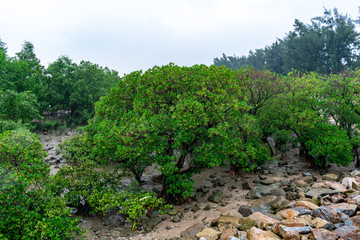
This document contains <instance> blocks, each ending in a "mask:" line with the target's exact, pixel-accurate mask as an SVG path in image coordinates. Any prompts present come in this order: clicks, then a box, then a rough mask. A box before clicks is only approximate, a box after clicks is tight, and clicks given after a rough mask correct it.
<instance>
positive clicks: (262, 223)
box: [249, 212, 280, 229]
mask: <svg viewBox="0 0 360 240" xmlns="http://www.w3.org/2000/svg"><path fill="white" fill-rule="evenodd" d="M249 218H250V219H252V220H254V221H256V226H257V227H258V228H260V229H268V228H269V227H270V228H272V227H273V226H274V225H275V224H276V223H279V222H280V221H279V220H277V219H275V218H272V217H269V216H266V215H264V214H262V213H260V212H255V213H253V214H251V215H250V216H249Z"/></svg>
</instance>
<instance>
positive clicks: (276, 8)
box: [0, 0, 360, 75]
mask: <svg viewBox="0 0 360 240" xmlns="http://www.w3.org/2000/svg"><path fill="white" fill-rule="evenodd" d="M359 6H360V1H358V0H342V1H339V0H247V1H246V0H126V1H125V0H101V1H100V0H98V1H94V0H61V1H58V0H31V1H29V0H5V1H2V2H1V5H0V7H1V13H0V38H1V40H2V41H3V42H5V43H6V44H7V47H8V54H9V55H10V56H14V54H15V53H16V52H18V51H20V49H21V45H22V44H23V43H24V41H29V42H31V43H33V44H34V46H35V53H36V55H37V57H38V58H39V59H40V60H41V64H42V65H44V66H47V65H48V64H49V63H51V62H54V61H55V60H56V59H57V58H58V57H60V56H61V55H67V56H68V57H70V58H71V59H73V61H74V62H79V61H81V60H88V61H91V62H93V63H97V64H99V65H101V66H108V67H109V68H111V69H115V70H117V71H119V73H120V74H121V75H122V74H123V73H130V72H131V71H134V70H139V69H143V70H146V69H148V68H151V67H153V66H154V65H164V64H168V63H169V62H174V63H175V64H178V65H187V66H191V65H194V64H207V65H209V64H212V63H213V58H215V57H221V55H222V53H225V54H227V55H234V54H235V55H238V56H239V55H243V54H247V53H248V52H249V50H254V49H256V48H263V47H265V46H266V45H270V44H271V43H273V42H274V41H275V40H276V38H283V37H284V36H285V34H286V33H287V32H288V31H290V30H292V29H293V23H294V20H295V19H299V20H300V21H302V22H305V23H309V21H310V18H312V17H315V16H322V15H323V10H324V8H328V9H329V8H331V9H333V8H334V7H336V8H338V10H339V12H341V13H346V14H348V15H350V16H351V17H352V18H353V19H357V18H358V16H359V10H358V7H359Z"/></svg>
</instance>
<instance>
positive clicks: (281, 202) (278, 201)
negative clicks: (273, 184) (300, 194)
mask: <svg viewBox="0 0 360 240" xmlns="http://www.w3.org/2000/svg"><path fill="white" fill-rule="evenodd" d="M287 204H289V200H287V199H286V198H285V197H284V196H278V197H277V198H275V199H274V200H273V201H271V202H270V206H271V207H272V208H273V209H278V208H282V207H285V206H286V205H287Z"/></svg>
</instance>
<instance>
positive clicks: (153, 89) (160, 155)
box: [88, 64, 269, 198]
mask: <svg viewBox="0 0 360 240" xmlns="http://www.w3.org/2000/svg"><path fill="white" fill-rule="evenodd" d="M240 81H241V80H240V79H238V78H237V77H236V73H235V72H233V71H232V70H230V69H227V68H225V67H216V66H211V67H207V66H205V65H196V66H192V67H179V66H176V65H174V64H170V65H166V66H162V67H154V68H152V69H149V70H148V71H146V72H144V73H142V72H141V71H137V72H133V73H131V74H128V75H126V76H124V77H123V78H122V79H121V81H120V82H119V84H118V86H117V87H116V88H114V89H112V90H111V91H110V93H109V94H108V95H107V96H106V97H104V98H102V99H101V100H100V101H99V102H98V103H97V105H96V115H95V117H94V118H93V120H92V121H91V122H90V125H89V127H88V133H89V136H90V137H91V138H92V140H93V142H94V144H95V147H94V152H95V153H96V154H97V156H98V157H100V158H101V159H103V160H104V161H113V162H117V163H119V164H121V166H122V168H123V169H124V170H126V171H131V172H132V173H133V174H134V176H135V178H136V179H137V180H139V181H140V180H141V175H142V173H143V171H144V169H145V168H146V167H147V166H149V165H151V164H153V163H156V164H157V165H158V166H159V169H160V171H161V173H162V174H163V186H164V192H163V194H164V195H167V196H168V197H172V198H187V197H189V196H192V194H193V183H192V180H191V176H192V174H193V173H197V172H200V171H201V169H203V168H206V167H213V166H216V165H221V164H224V163H225V162H226V161H231V162H232V163H233V165H235V166H238V167H241V168H243V169H253V168H255V167H256V166H258V165H259V164H262V163H264V162H265V161H266V160H267V159H268V155H269V154H268V149H267V148H266V147H265V146H263V145H262V142H261V132H260V131H258V127H257V125H256V121H255V119H254V117H253V116H251V115H250V114H249V113H248V112H249V110H250V108H251V107H249V106H248V105H247V104H246V101H245V100H244V94H243V92H242V90H241V84H240Z"/></svg>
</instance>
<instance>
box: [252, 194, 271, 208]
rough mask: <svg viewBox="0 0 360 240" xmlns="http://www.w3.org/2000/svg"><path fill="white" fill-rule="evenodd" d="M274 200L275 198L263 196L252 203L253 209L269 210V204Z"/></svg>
mask: <svg viewBox="0 0 360 240" xmlns="http://www.w3.org/2000/svg"><path fill="white" fill-rule="evenodd" d="M275 199H276V196H265V197H261V198H258V199H255V200H253V201H252V204H251V205H252V206H253V207H258V208H262V209H270V203H271V202H272V201H274V200H275Z"/></svg>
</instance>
